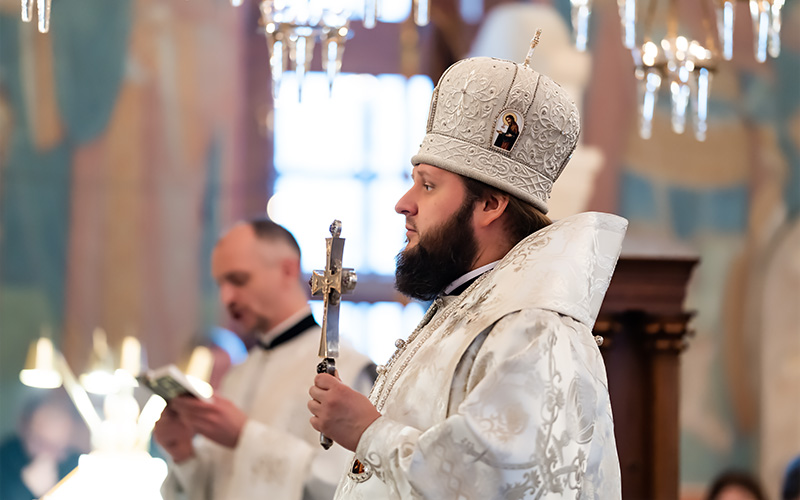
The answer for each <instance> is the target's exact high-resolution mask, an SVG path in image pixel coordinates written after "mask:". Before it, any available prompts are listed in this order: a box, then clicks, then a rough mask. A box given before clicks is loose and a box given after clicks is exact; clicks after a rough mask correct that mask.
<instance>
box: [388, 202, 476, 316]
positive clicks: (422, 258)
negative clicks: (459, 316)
mask: <svg viewBox="0 0 800 500" xmlns="http://www.w3.org/2000/svg"><path fill="white" fill-rule="evenodd" d="M473 207H474V201H473V200H465V203H464V204H463V205H461V208H459V209H458V212H456V213H455V214H453V216H452V217H450V219H448V220H447V221H446V222H444V223H443V224H442V225H441V226H439V227H437V228H436V229H433V230H432V231H431V233H430V235H426V236H425V237H424V238H423V237H422V235H420V237H419V241H418V242H417V245H416V246H415V247H413V248H411V249H408V250H403V251H402V252H400V253H399V254H397V269H396V270H395V273H394V276H395V285H394V286H395V288H397V290H398V291H399V292H400V293H402V294H403V295H407V296H409V297H411V298H414V299H419V300H431V299H433V298H435V297H436V296H437V295H439V294H440V293H442V292H443V291H444V289H445V288H447V285H449V284H450V283H452V282H453V281H455V280H456V279H457V278H459V277H461V276H463V275H464V274H466V273H467V272H469V271H470V269H471V268H472V264H473V263H474V262H475V256H476V255H477V253H478V242H477V241H476V240H475V232H474V231H473V230H472V226H471V223H472V210H473Z"/></svg>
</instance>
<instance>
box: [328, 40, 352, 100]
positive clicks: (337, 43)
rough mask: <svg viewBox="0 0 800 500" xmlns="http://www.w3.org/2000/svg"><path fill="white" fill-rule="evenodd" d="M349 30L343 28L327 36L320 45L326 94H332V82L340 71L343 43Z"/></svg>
mask: <svg viewBox="0 0 800 500" xmlns="http://www.w3.org/2000/svg"><path fill="white" fill-rule="evenodd" d="M348 33H349V30H348V29H347V28H345V27H342V28H339V29H338V30H335V31H332V32H330V33H328V34H327V36H326V37H325V40H324V41H323V43H322V49H323V50H322V54H323V55H322V71H324V72H325V76H327V78H328V92H329V94H330V93H333V81H334V80H335V79H336V76H337V75H338V74H339V72H340V71H341V70H342V56H343V55H344V41H345V40H346V39H347V35H348Z"/></svg>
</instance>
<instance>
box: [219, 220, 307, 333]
mask: <svg viewBox="0 0 800 500" xmlns="http://www.w3.org/2000/svg"><path fill="white" fill-rule="evenodd" d="M211 272H212V275H213V277H214V279H215V280H216V282H217V285H218V286H219V290H220V300H221V301H222V303H223V305H224V306H225V308H226V310H227V311H228V314H229V315H230V317H231V319H232V320H233V321H234V323H235V326H234V328H235V329H236V330H237V331H238V332H239V333H250V332H258V331H261V332H264V331H268V330H269V329H271V328H273V327H274V326H276V325H277V324H278V323H280V322H281V321H283V320H285V319H287V318H289V317H290V316H291V315H293V314H294V313H295V312H297V311H298V310H300V309H301V308H303V307H306V305H307V302H306V301H307V298H306V293H305V287H303V286H302V284H301V281H300V277H301V272H300V248H299V247H298V245H297V242H296V241H295V239H294V237H293V236H292V235H291V233H289V231H287V230H286V229H284V228H283V227H281V226H279V225H278V224H275V223H274V222H272V221H269V220H264V219H256V220H253V221H247V222H240V223H237V224H236V225H234V226H233V227H232V228H231V229H230V230H229V231H228V232H227V233H225V234H224V235H223V236H222V237H221V238H220V239H219V241H218V242H217V245H216V246H215V248H214V252H213V253H212V255H211Z"/></svg>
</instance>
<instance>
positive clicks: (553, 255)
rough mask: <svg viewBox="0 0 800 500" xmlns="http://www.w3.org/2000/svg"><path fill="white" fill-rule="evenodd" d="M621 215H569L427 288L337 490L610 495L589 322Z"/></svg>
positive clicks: (614, 466) (404, 495) (606, 429)
mask: <svg viewBox="0 0 800 500" xmlns="http://www.w3.org/2000/svg"><path fill="white" fill-rule="evenodd" d="M626 227H627V222H626V221H625V220H624V219H622V218H620V217H616V216H612V215H607V214H597V213H587V214H579V215H576V216H573V217H569V218H567V219H564V220H561V221H559V222H556V223H554V224H553V225H552V226H550V227H548V228H545V229H544V230H541V231H539V232H537V233H535V234H534V235H531V236H529V237H528V238H526V239H525V240H523V241H522V242H520V244H518V245H517V246H516V247H515V248H514V249H512V250H511V251H510V252H509V253H508V255H506V256H505V257H504V258H503V259H502V260H501V261H500V263H499V264H498V265H497V267H495V269H494V270H493V271H490V272H488V273H486V274H484V275H483V276H481V277H480V278H478V280H476V281H475V282H474V283H473V284H472V285H470V287H469V288H468V289H467V290H466V291H465V292H463V293H462V294H461V295H460V296H458V297H444V298H439V299H437V300H436V301H435V302H434V304H433V305H432V306H431V310H430V311H429V313H428V314H426V316H425V318H424V319H423V321H422V323H421V325H420V327H418V329H417V330H415V332H414V333H412V335H411V336H410V337H409V340H408V341H407V345H405V346H401V347H400V348H398V351H397V352H396V353H395V355H394V356H393V357H392V359H391V360H390V362H389V363H388V364H387V366H386V369H385V370H384V371H383V372H382V373H381V374H380V375H379V377H378V380H377V381H376V383H375V387H374V388H373V392H372V394H371V396H370V398H371V400H372V402H373V404H375V405H376V407H377V408H378V410H379V411H380V412H381V413H382V416H381V417H380V418H378V420H376V421H375V422H374V423H373V424H372V425H371V426H370V427H369V428H367V430H366V431H365V433H364V434H363V435H362V437H361V440H360V441H359V444H358V447H357V449H356V453H355V457H356V458H358V459H359V460H360V461H361V462H362V463H364V464H365V465H366V466H367V471H366V472H365V473H363V474H347V475H346V476H345V477H344V478H343V479H342V481H341V482H340V484H339V488H338V490H337V495H336V498H338V499H352V500H377V499H416V498H429V499H456V498H458V499H474V500H487V499H494V498H498V499H499V498H503V499H507V498H511V499H523V498H542V499H555V498H558V499H563V498H576V499H577V498H581V499H598V500H599V499H602V500H609V499H615V498H620V497H621V481H620V471H619V460H618V457H617V451H616V444H615V441H614V432H613V421H612V416H611V406H610V402H609V397H608V388H607V382H606V374H605V367H604V365H603V361H602V358H601V355H600V351H599V349H598V347H597V344H596V343H595V341H594V338H593V336H592V332H591V328H592V326H593V324H594V320H595V318H596V316H597V313H598V312H599V308H600V303H601V302H602V298H603V296H604V294H605V291H606V289H607V287H608V284H609V282H610V279H611V275H612V273H613V270H614V267H615V265H616V261H617V259H618V257H619V251H620V247H621V243H622V239H623V237H624V234H625V229H626Z"/></svg>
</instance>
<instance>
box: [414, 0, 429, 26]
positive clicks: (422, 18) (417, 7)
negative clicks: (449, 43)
mask: <svg viewBox="0 0 800 500" xmlns="http://www.w3.org/2000/svg"><path fill="white" fill-rule="evenodd" d="M411 10H412V15H413V17H414V23H415V24H416V25H417V26H427V25H428V23H429V22H431V0H414V2H413V3H412V4H411Z"/></svg>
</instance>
